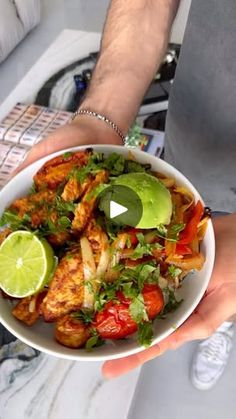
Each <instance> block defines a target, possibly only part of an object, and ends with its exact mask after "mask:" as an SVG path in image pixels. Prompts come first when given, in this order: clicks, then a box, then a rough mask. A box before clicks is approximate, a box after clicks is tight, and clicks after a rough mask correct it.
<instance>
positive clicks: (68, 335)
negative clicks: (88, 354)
mask: <svg viewBox="0 0 236 419" xmlns="http://www.w3.org/2000/svg"><path fill="white" fill-rule="evenodd" d="M90 336H91V334H90V331H89V327H88V326H86V325H85V324H84V323H82V322H81V321H80V320H78V319H76V318H75V317H73V314H69V315H68V314H67V315H66V316H63V317H62V318H60V319H59V320H58V321H57V323H56V329H55V338H56V340H57V341H58V342H59V343H61V344H62V345H64V346H67V347H69V348H81V347H82V346H84V345H85V344H86V342H87V340H88V339H89V338H90Z"/></svg>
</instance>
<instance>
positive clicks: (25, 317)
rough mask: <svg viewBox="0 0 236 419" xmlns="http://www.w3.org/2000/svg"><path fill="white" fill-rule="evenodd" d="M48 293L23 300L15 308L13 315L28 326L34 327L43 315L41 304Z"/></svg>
mask: <svg viewBox="0 0 236 419" xmlns="http://www.w3.org/2000/svg"><path fill="white" fill-rule="evenodd" d="M46 293H47V291H42V292H41V293H39V294H36V295H32V296H30V297H25V298H22V299H21V300H20V301H19V302H18V303H17V305H16V306H15V307H14V308H13V310H12V314H13V316H15V317H16V318H17V319H18V320H20V321H22V322H23V323H25V324H26V325H27V326H32V325H33V324H34V323H36V321H37V320H38V318H39V316H40V314H41V304H42V301H43V299H44V297H45V295H46Z"/></svg>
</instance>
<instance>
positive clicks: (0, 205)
mask: <svg viewBox="0 0 236 419" xmlns="http://www.w3.org/2000/svg"><path fill="white" fill-rule="evenodd" d="M87 147H88V146H87ZM87 147H85V146H81V147H76V148H74V149H72V151H75V150H83V149H85V148H87ZM89 147H92V148H93V149H94V150H95V151H98V152H102V153H104V154H106V155H107V154H110V153H112V152H117V153H119V154H122V155H124V156H125V157H128V153H129V151H130V150H129V149H128V148H125V147H120V146H108V145H91V146H89ZM70 150H71V149H70ZM70 150H66V151H70ZM62 153H63V152H62V151H60V152H58V153H54V154H53V155H50V156H47V157H45V158H43V159H41V160H39V161H37V162H35V163H33V164H32V165H30V166H29V167H27V168H26V169H24V170H23V171H22V172H21V173H19V174H18V175H17V176H16V177H14V179H12V180H11V181H10V182H9V183H8V184H7V185H6V186H5V188H3V190H2V191H1V192H0V215H1V214H2V213H3V211H4V209H5V208H7V207H8V206H9V205H10V204H11V203H12V202H13V201H14V200H15V199H17V198H20V197H22V196H24V195H26V194H27V193H28V192H29V189H30V187H31V185H32V179H33V176H34V174H35V173H36V172H37V170H38V169H40V167H41V166H42V165H43V164H44V163H45V162H46V161H47V160H49V159H51V158H52V157H54V156H57V155H59V154H62ZM132 154H133V155H134V156H135V158H136V160H137V161H139V162H140V163H150V164H151V166H152V169H153V170H154V171H158V172H161V173H163V174H165V175H167V176H171V177H174V178H175V179H176V183H177V184H178V185H182V186H185V187H187V188H188V189H189V190H190V191H192V192H193V194H194V196H195V199H196V200H198V199H201V197H200V195H199V193H198V192H197V190H196V189H195V188H194V186H193V185H192V184H191V183H190V182H189V181H188V179H186V177H185V176H183V175H182V174H181V173H180V172H179V171H178V170H176V169H175V168H174V167H172V166H171V165H169V164H168V163H166V162H164V161H163V160H160V159H158V158H156V157H154V156H151V155H149V154H147V153H145V152H143V151H139V150H134V149H132ZM201 250H202V252H203V253H204V255H205V257H206V261H205V264H204V266H203V269H202V270H201V271H200V272H194V273H192V274H190V275H188V276H187V277H186V278H185V279H184V281H183V284H182V286H181V288H180V289H179V290H178V292H177V296H178V297H179V298H183V299H184V301H183V303H182V304H181V305H180V306H179V307H178V309H177V310H176V311H175V312H173V313H170V314H168V315H167V318H166V319H164V320H156V321H155V325H154V340H153V344H155V343H158V342H159V341H161V340H162V339H164V338H165V337H167V336H168V335H170V334H171V333H172V332H173V331H174V330H176V328H177V327H179V326H180V325H181V324H182V323H183V322H184V321H185V320H186V319H187V318H188V317H189V316H190V314H191V313H192V312H193V310H194V309H195V307H196V306H197V305H198V303H199V301H200V300H201V298H202V297H203V294H204V292H205V290H206V288H207V285H208V282H209V280H210V277H211V273H212V269H213V264H214V256H215V238H214V231H213V226H212V223H211V221H209V223H208V228H207V232H206V235H205V238H204V240H203V243H202V247H201ZM11 308H12V306H11V303H10V302H9V301H8V300H6V299H4V298H2V296H0V321H1V323H2V324H3V325H4V326H5V327H6V328H7V329H8V330H9V331H10V332H11V333H12V334H13V335H15V336H16V337H17V338H19V339H20V340H21V341H23V342H25V343H26V344H28V345H30V346H32V347H34V348H36V349H38V350H40V351H42V352H46V353H48V354H50V355H54V356H57V357H61V358H67V359H71V360H77V361H101V360H103V361H104V360H108V359H116V358H121V357H124V356H127V355H131V354H134V353H137V352H140V351H142V350H143V349H144V348H143V347H140V346H139V345H138V343H137V340H136V337H135V336H131V337H129V338H128V339H125V340H121V341H116V342H114V341H113V342H109V343H107V344H105V345H103V346H101V347H99V348H95V349H94V350H93V351H91V352H88V351H86V350H85V349H70V348H66V347H64V346H62V345H60V344H59V343H57V342H56V341H55V339H54V333H53V331H54V330H53V329H54V325H53V324H48V323H45V322H43V321H38V323H37V324H35V325H34V326H32V327H27V326H25V325H24V324H23V323H21V322H19V321H18V320H16V319H15V318H14V317H13V315H12V313H11Z"/></svg>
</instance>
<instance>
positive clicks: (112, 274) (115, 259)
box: [105, 233, 128, 281]
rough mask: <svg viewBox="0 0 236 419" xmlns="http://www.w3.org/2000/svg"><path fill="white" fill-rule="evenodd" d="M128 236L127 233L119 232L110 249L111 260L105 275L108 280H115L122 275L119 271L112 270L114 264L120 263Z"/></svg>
mask: <svg viewBox="0 0 236 419" xmlns="http://www.w3.org/2000/svg"><path fill="white" fill-rule="evenodd" d="M127 237H128V234H127V233H120V234H118V236H117V239H116V240H115V241H114V242H113V243H112V246H111V251H110V255H111V256H110V261H109V264H108V269H107V272H106V275H105V279H106V281H115V280H116V279H117V278H118V277H119V275H120V273H119V272H118V271H114V270H112V268H114V266H116V265H118V263H119V262H120V259H121V251H122V250H123V249H124V247H125V245H126V241H127Z"/></svg>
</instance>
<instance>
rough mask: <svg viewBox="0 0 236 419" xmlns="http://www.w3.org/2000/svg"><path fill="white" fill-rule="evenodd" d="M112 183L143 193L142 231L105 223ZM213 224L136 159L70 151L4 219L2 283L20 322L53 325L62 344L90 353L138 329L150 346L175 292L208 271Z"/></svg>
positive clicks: (41, 173) (190, 198) (185, 194)
mask: <svg viewBox="0 0 236 419" xmlns="http://www.w3.org/2000/svg"><path fill="white" fill-rule="evenodd" d="M142 180H143V181H142ZM111 185H119V186H120V185H122V186H126V187H128V188H130V189H132V190H133V191H134V192H135V193H136V194H137V195H138V197H139V199H140V200H141V203H142V205H143V212H142V215H141V218H140V221H139V223H138V225H137V227H134V226H132V224H131V226H130V225H125V224H124V223H121V222H119V219H118V221H117V219H116V220H115V218H114V220H112V219H111V218H109V216H108V214H107V212H106V207H104V205H103V201H104V196H106V189H107V188H109V187H110V186H111ZM148 191H149V192H148ZM104 194H105V195H104ZM208 219H209V214H208V213H206V211H205V209H204V206H203V204H202V202H201V201H200V200H198V201H197V202H195V198H194V195H193V193H192V192H191V191H190V190H188V189H186V188H184V187H181V186H178V185H177V184H176V182H175V179H174V178H170V177H166V176H165V175H164V174H162V173H157V172H155V171H153V170H152V168H151V166H150V165H149V164H141V163H138V162H137V161H134V160H133V158H132V155H130V158H125V157H124V156H123V155H121V154H119V153H116V152H115V153H112V154H110V155H109V156H108V157H105V156H104V154H103V153H99V152H96V151H94V150H93V149H87V150H83V151H77V152H66V153H64V154H61V155H59V156H57V157H54V158H53V159H51V160H49V161H47V162H46V163H45V164H44V165H43V166H42V167H41V168H40V170H38V172H37V173H36V174H35V176H34V184H33V185H32V188H31V191H30V193H29V194H28V195H27V196H24V197H22V198H19V199H16V200H15V201H14V202H12V203H11V205H10V206H9V208H7V209H6V210H5V212H4V213H3V214H2V217H1V221H0V226H1V227H2V228H3V230H2V232H1V233H0V243H1V246H0V287H1V289H2V292H3V295H4V297H5V298H10V299H13V309H12V315H13V316H14V317H15V318H17V319H18V320H19V321H21V322H23V323H24V324H25V325H28V326H33V325H34V324H35V323H36V322H38V321H43V322H51V323H53V324H54V325H55V328H54V335H55V338H56V340H57V342H59V343H60V344H62V345H64V346H66V347H69V348H84V347H86V348H87V349H91V348H93V347H96V346H100V345H101V344H103V343H104V342H105V341H107V340H109V341H110V340H119V339H124V338H126V337H128V336H130V335H132V334H134V333H135V332H137V339H138V342H139V344H140V345H143V346H148V345H150V344H151V342H152V338H153V322H154V321H155V319H156V318H163V317H165V316H166V314H168V313H169V312H172V311H174V310H175V309H176V308H177V307H178V306H179V305H180V304H181V300H178V299H177V298H176V295H175V291H176V290H177V289H178V288H179V287H181V284H182V281H183V280H184V278H185V277H186V275H187V274H188V273H189V272H191V271H192V270H201V268H202V267H203V264H204V261H205V257H204V255H203V253H202V252H201V242H202V240H203V238H204V235H205V232H206V229H207V224H208ZM55 258H56V259H57V264H56V266H55V263H54V262H55Z"/></svg>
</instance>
